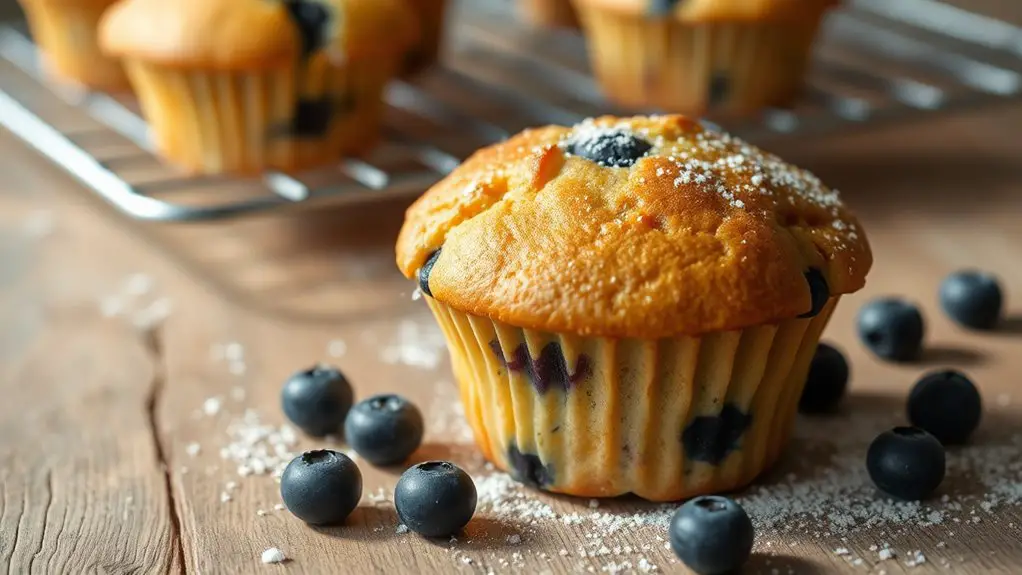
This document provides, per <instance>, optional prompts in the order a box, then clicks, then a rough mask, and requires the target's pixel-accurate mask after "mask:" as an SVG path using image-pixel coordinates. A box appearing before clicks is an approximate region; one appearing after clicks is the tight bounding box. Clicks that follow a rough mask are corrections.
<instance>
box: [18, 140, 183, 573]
mask: <svg viewBox="0 0 1022 575" xmlns="http://www.w3.org/2000/svg"><path fill="white" fill-rule="evenodd" d="M3 145H4V146H5V149H11V150H17V153H19V154H20V153H21V150H18V149H17V148H13V147H11V146H13V143H12V142H11V141H10V139H9V138H8V137H7V136H4V137H3ZM28 159H29V160H30V161H34V160H35V159H34V158H31V157H30V156H29V157H28ZM2 180H3V184H2V185H0V187H2V188H3V190H4V195H3V199H2V203H0V205H2V206H3V208H2V209H0V211H2V214H3V217H2V218H0V219H2V221H3V227H2V229H3V232H2V237H3V246H4V249H3V257H2V263H0V266H2V274H0V275H2V277H0V325H2V326H3V332H2V336H0V374H2V375H0V378H2V379H0V381H2V382H3V383H2V390H3V397H4V399H3V401H2V402H0V437H2V438H3V441H2V443H0V557H2V560H3V564H5V565H6V566H7V569H8V572H10V573H85V572H106V573H157V572H165V571H169V570H171V569H172V566H174V565H175V564H176V563H175V562H176V561H178V558H177V557H176V556H175V553H174V549H175V545H176V544H175V538H176V533H175V532H174V530H173V528H172V524H171V522H170V516H171V512H170V508H169V506H168V501H169V499H168V491H167V489H166V478H165V475H164V473H163V471H162V469H161V465H162V462H161V456H160V449H159V447H158V445H157V444H156V443H155V427H154V422H153V421H152V419H151V418H150V413H149V410H148V403H149V402H150V400H151V396H152V394H153V393H154V391H155V388H154V384H155V382H156V381H157V378H156V374H155V372H154V369H153V367H154V364H153V361H152V358H151V356H150V353H149V351H148V350H147V348H146V346H145V345H144V343H143V340H142V339H140V338H139V337H138V335H137V334H135V333H133V332H132V331H130V330H127V329H125V328H124V327H123V326H121V325H118V324H112V323H110V322H107V321H103V320H102V318H100V317H99V315H98V313H97V312H96V310H97V307H96V300H94V299H92V298H91V297H90V294H91V293H92V292H93V290H96V289H105V288H103V287H102V286H103V284H104V283H105V281H107V279H108V278H109V276H110V272H111V270H112V269H113V268H112V267H111V266H108V265H106V264H107V263H112V262H114V261H117V258H116V256H115V257H114V259H112V260H103V259H99V260H96V261H93V260H92V258H91V257H89V254H90V251H91V250H92V249H93V248H94V247H95V246H89V245H88V244H87V243H82V242H81V241H79V240H80V235H79V234H80V232H81V230H78V229H76V228H75V227H74V226H66V227H64V228H63V229H62V230H61V231H60V232H57V233H55V234H54V235H52V236H50V237H48V238H47V239H46V240H45V241H41V240H40V239H39V238H34V237H33V236H34V235H37V234H38V233H39V231H40V229H41V228H40V226H44V227H45V226H47V224H46V223H45V221H44V220H41V219H40V217H43V218H44V219H45V218H47V217H48V216H45V215H42V216H41V214H45V213H49V212H45V213H44V212H38V211H35V210H34V208H33V206H35V205H38V203H39V202H40V201H41V200H43V198H42V197H40V196H46V193H45V192H41V191H40V190H37V189H35V186H36V185H38V184H39V183H40V181H39V180H38V179H37V178H36V177H35V176H34V175H33V174H32V173H31V172H22V171H11V170H5V171H4V175H3V176H2ZM16 194H17V195H16ZM19 196H20V197H19ZM49 201H53V200H52V196H51V197H50V199H49ZM25 222H35V223H34V224H32V225H31V226H28V227H26V226H25V225H24V224H25ZM111 255H113V254H111Z"/></svg>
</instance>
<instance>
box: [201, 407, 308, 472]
mask: <svg viewBox="0 0 1022 575" xmlns="http://www.w3.org/2000/svg"><path fill="white" fill-rule="evenodd" d="M227 436H228V438H229V439H228V443H227V445H226V446H224V447H222V448H221V449H220V457H221V458H223V459H225V460H227V461H230V462H231V463H234V464H235V465H236V466H237V471H238V475H241V476H242V477H245V476H249V475H267V474H273V475H274V476H277V477H279V476H280V474H281V473H283V471H284V468H285V467H287V464H288V463H290V462H291V459H293V458H294V457H295V455H296V454H295V453H294V451H293V448H294V447H295V446H296V445H297V443H298V436H297V435H296V434H295V431H294V429H293V428H292V427H291V426H289V425H280V426H276V425H271V424H267V423H263V422H262V421H261V420H260V418H259V414H258V413H257V412H256V411H255V410H253V409H246V410H245V413H244V414H243V415H242V416H241V417H240V418H236V419H234V420H232V421H231V422H230V424H228V426H227Z"/></svg>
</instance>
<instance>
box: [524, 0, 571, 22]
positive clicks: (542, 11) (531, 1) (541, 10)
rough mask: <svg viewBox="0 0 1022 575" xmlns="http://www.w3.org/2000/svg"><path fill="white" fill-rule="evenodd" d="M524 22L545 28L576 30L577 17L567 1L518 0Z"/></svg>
mask: <svg viewBox="0 0 1022 575" xmlns="http://www.w3.org/2000/svg"><path fill="white" fill-rule="evenodd" d="M518 3H519V11H520V12H521V14H522V17H523V19H524V20H525V21H526V22H529V23H531V24H534V25H536V26H543V27H547V28H578V15H577V14H576V13H575V8H573V7H572V5H571V2H570V1H569V0H518Z"/></svg>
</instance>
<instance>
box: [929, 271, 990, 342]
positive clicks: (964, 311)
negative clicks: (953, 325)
mask: <svg viewBox="0 0 1022 575" xmlns="http://www.w3.org/2000/svg"><path fill="white" fill-rule="evenodd" d="M1003 304H1004V296H1003V294H1002V293H1001V285H1000V284H999V283H998V282H997V278H996V277H994V276H992V275H990V274H988V273H984V272H980V271H974V270H966V271H960V272H955V273H953V274H951V275H949V276H947V277H946V278H944V281H943V282H941V284H940V306H941V307H942V308H944V313H946V314H947V315H948V316H949V317H950V318H951V319H953V320H955V321H956V322H958V323H960V324H961V325H963V326H965V327H969V328H972V329H993V328H994V327H995V326H996V325H997V322H998V321H1000V319H1001V306H1002V305H1003Z"/></svg>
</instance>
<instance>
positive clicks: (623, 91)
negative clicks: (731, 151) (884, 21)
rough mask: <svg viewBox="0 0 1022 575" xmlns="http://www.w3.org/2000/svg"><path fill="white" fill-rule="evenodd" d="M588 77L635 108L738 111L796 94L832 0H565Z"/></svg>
mask: <svg viewBox="0 0 1022 575" xmlns="http://www.w3.org/2000/svg"><path fill="white" fill-rule="evenodd" d="M574 2H575V6H576V8H577V9H578V12H579V17H580V18H581V20H582V26H583V29H584V30H585V34H586V36H587V38H588V40H589V42H588V45H589V53H590V60H591V62H592V67H593V71H594V73H595V74H596V76H597V78H598V80H599V81H600V83H601V84H602V85H603V88H604V91H605V92H606V93H607V95H608V97H610V98H611V99H612V100H614V101H616V102H618V103H619V104H623V105H626V106H631V107H637V108H647V109H648V108H651V107H654V108H659V109H663V110H665V111H668V112H684V113H689V114H702V113H705V112H710V111H714V112H725V113H731V114H737V115H741V114H747V113H751V112H754V111H757V110H760V109H762V108H764V107H768V106H786V105H788V104H790V103H791V102H792V101H793V100H794V99H795V98H796V97H797V96H798V94H799V92H800V89H801V87H802V82H803V78H804V76H805V72H806V68H807V65H808V62H809V56H810V51H811V49H812V45H813V41H814V39H815V37H816V32H817V29H818V28H819V24H820V22H821V20H822V18H823V16H824V15H825V13H826V12H827V10H828V9H829V8H831V7H832V6H834V5H835V4H837V0H801V1H797V2H796V1H791V0H756V1H751V2H750V1H747V0H686V1H684V2H680V1H676V0H574Z"/></svg>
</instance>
